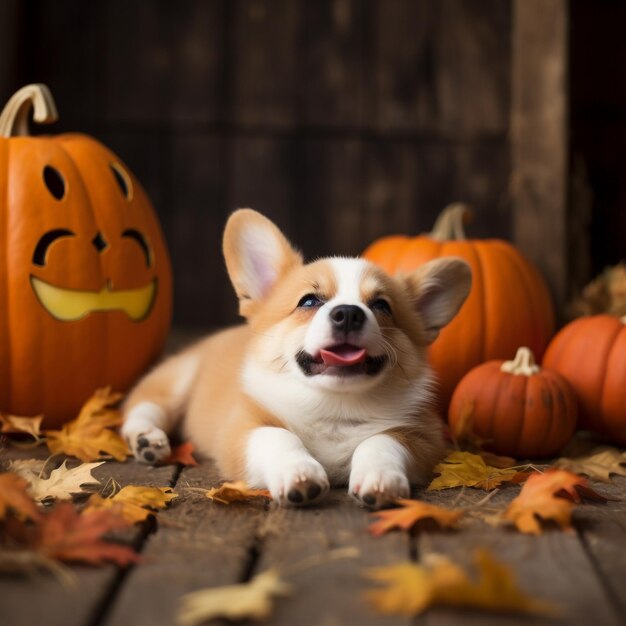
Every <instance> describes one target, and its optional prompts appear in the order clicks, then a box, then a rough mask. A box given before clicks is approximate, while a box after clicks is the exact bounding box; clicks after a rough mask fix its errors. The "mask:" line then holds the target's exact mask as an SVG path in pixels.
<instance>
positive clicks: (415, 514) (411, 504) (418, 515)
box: [367, 499, 463, 537]
mask: <svg viewBox="0 0 626 626" xmlns="http://www.w3.org/2000/svg"><path fill="white" fill-rule="evenodd" d="M398 504H400V505H401V506H400V508H397V509H388V510H386V511H377V512H376V513H372V517H374V518H376V519H377V520H378V521H376V522H374V523H373V524H371V525H370V526H369V527H368V529H367V530H369V532H370V533H371V534H372V535H374V536H375V537H378V536H379V535H383V534H384V533H386V532H388V531H389V530H391V529H392V528H402V529H403V530H409V529H411V528H412V527H413V526H414V525H415V524H416V523H417V522H418V521H420V520H422V519H427V518H428V519H432V520H434V521H435V522H436V523H437V524H438V525H439V526H440V527H441V528H454V527H455V526H456V525H457V522H458V521H459V519H460V518H461V516H462V515H463V511H451V510H450V509H444V508H442V507H440V506H436V505H435V504H429V503H428V502H421V501H420V500H404V499H401V500H398Z"/></svg>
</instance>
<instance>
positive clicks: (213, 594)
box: [177, 569, 291, 626]
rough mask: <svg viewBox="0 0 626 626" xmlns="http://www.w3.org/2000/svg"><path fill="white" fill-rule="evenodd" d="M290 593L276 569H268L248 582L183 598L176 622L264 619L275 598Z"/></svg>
mask: <svg viewBox="0 0 626 626" xmlns="http://www.w3.org/2000/svg"><path fill="white" fill-rule="evenodd" d="M290 593H291V586H290V585H288V584H287V583H285V582H284V581H282V580H281V579H280V577H279V574H278V572H277V571H276V570H274V569H269V570H266V571H265V572H262V573H261V574H257V575H256V576H255V577H254V578H252V580H250V581H249V582H247V583H241V584H239V585H226V586H223V587H212V588H211V589H202V590H200V591H196V592H194V593H189V594H187V595H186V596H183V598H182V602H181V608H180V611H179V613H178V619H177V623H178V624H179V626H196V624H202V623H204V622H206V621H208V620H211V619H215V618H218V617H225V618H228V619H230V620H241V619H246V618H252V619H257V620H263V619H267V618H268V617H269V616H270V615H271V613H272V609H273V607H274V603H273V599H274V597H275V596H286V595H289V594H290Z"/></svg>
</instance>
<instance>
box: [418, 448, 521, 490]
mask: <svg viewBox="0 0 626 626" xmlns="http://www.w3.org/2000/svg"><path fill="white" fill-rule="evenodd" d="M433 471H434V472H435V473H438V474H440V476H438V477H437V478H435V480H433V481H432V482H431V483H430V485H429V486H428V491H435V490H439V489H450V488H452V487H475V488H477V489H485V490H487V491H490V490H491V489H495V488H496V487H497V486H498V485H500V484H501V483H503V482H506V481H509V482H510V481H514V480H515V479H516V477H517V478H519V477H518V476H517V475H518V474H519V472H518V470H517V469H515V468H498V467H492V466H490V465H487V464H486V463H485V461H484V460H483V459H482V457H481V456H480V455H479V454H472V453H471V452H459V451H455V452H451V453H450V454H449V455H448V456H447V457H446V458H445V459H444V460H443V461H442V462H441V463H439V464H438V465H437V466H436V467H435V469H434V470H433Z"/></svg>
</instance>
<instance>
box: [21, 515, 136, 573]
mask: <svg viewBox="0 0 626 626" xmlns="http://www.w3.org/2000/svg"><path fill="white" fill-rule="evenodd" d="M128 526H129V523H128V522H127V521H126V520H125V519H124V518H122V517H120V516H119V515H116V514H115V513H112V512H111V511H93V512H88V513H84V514H79V513H77V512H76V510H75V509H74V507H73V506H72V505H71V504H70V503H64V504H61V505H59V506H57V507H56V508H55V509H53V510H52V512H51V513H49V514H48V515H46V516H45V518H44V519H43V522H42V523H41V524H40V525H39V527H38V528H37V533H36V537H35V540H34V542H33V548H34V549H35V550H36V551H37V552H39V553H40V554H42V555H44V556H46V557H48V558H52V559H57V560H59V561H72V562H74V561H80V562H81V563H90V564H92V565H100V564H101V563H104V562H105V561H110V562H113V563H117V564H118V565H128V564H129V563H137V562H138V561H139V555H138V554H137V553H136V552H135V551H134V550H133V549H132V548H130V547H129V546H124V545H121V544H118V543H113V542H110V541H107V540H105V539H102V536H103V535H104V534H105V533H108V532H111V531H113V530H118V529H120V528H126V527H128Z"/></svg>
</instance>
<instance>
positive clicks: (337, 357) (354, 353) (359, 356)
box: [320, 346, 367, 366]
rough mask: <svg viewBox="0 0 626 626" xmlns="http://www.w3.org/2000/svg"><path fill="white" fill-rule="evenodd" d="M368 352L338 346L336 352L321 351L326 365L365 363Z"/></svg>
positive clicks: (361, 349)
mask: <svg viewBox="0 0 626 626" xmlns="http://www.w3.org/2000/svg"><path fill="white" fill-rule="evenodd" d="M366 354H367V353H366V351H365V350H364V349H363V348H353V347H350V346H338V347H337V348H335V350H333V351H330V350H320V356H321V357H322V361H324V364H325V365H339V366H345V365H356V364H357V363H362V362H363V361H365V357H366Z"/></svg>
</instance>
